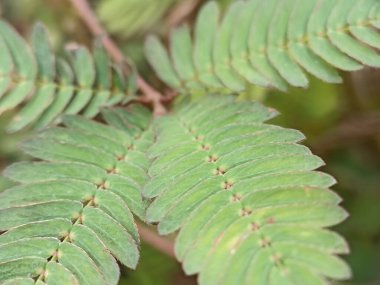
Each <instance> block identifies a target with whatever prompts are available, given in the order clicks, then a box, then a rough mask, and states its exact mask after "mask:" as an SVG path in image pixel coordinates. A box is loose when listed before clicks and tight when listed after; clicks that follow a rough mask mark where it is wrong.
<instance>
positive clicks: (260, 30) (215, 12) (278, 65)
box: [146, 0, 380, 93]
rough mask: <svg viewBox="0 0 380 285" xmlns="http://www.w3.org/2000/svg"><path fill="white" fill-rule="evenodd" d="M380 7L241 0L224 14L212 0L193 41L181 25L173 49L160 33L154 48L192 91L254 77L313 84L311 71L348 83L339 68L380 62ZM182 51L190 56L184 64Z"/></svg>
mask: <svg viewBox="0 0 380 285" xmlns="http://www.w3.org/2000/svg"><path fill="white" fill-rule="evenodd" d="M379 11H380V9H379V8H378V1H376V0H360V1H356V0H352V1H351V0H349V1H346V0H337V1H332V0H321V1H319V0H310V1H303V0H286V1H283V0H267V1H258V0H248V1H243V0H239V1H235V2H233V3H232V4H231V5H230V6H229V8H228V9H227V11H226V13H225V15H224V16H223V18H222V19H219V8H218V5H217V3H216V2H215V1H211V2H208V3H206V4H205V5H204V6H203V7H202V8H201V10H200V12H199V14H198V18H197V20H196V26H195V31H194V43H193V44H192V41H191V38H189V32H188V31H187V30H186V29H184V28H182V27H179V28H177V29H175V30H174V31H173V32H172V35H171V48H170V55H167V54H166V51H165V50H164V47H163V45H162V44H160V42H159V40H158V39H157V38H156V37H152V36H151V37H149V39H148V40H147V42H146V55H147V58H148V60H149V62H150V63H151V65H152V66H153V69H154V70H155V71H156V73H157V74H158V76H160V78H161V79H162V80H163V81H164V82H165V83H166V84H168V85H169V86H170V87H172V88H174V89H177V90H179V91H182V92H184V93H199V92H200V91H201V90H202V89H203V90H204V91H206V92H211V93H212V92H214V93H226V92H227V93H231V92H233V93H239V92H241V91H242V90H243V89H244V87H245V85H246V83H251V84H257V85H260V86H263V87H275V88H278V89H280V90H286V88H287V85H291V86H298V87H307V85H308V78H307V76H306V75H307V74H306V73H310V74H312V75H313V76H315V77H317V78H319V79H321V80H323V81H326V82H330V83H340V82H341V80H342V79H341V77H340V76H339V74H338V72H337V70H336V68H337V69H341V70H346V71H353V70H358V69H360V68H362V65H361V64H363V65H368V66H373V67H378V66H379V62H380V56H379V55H378V53H377V52H376V51H375V49H376V48H379V46H380V35H379V33H378V31H377V30H376V28H377V27H378V26H379V21H378V17H379ZM218 20H219V23H218ZM179 39H182V41H181V44H178V41H179ZM185 39H186V40H185ZM191 45H192V46H191ZM179 54H180V55H181V59H182V60H185V59H186V60H185V61H186V62H181V64H178V63H179V60H178V55H179ZM191 54H192V59H193V62H191V60H190V59H191Z"/></svg>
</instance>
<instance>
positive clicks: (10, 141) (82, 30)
mask: <svg viewBox="0 0 380 285" xmlns="http://www.w3.org/2000/svg"><path fill="white" fill-rule="evenodd" d="M231 1H233V0H219V2H220V3H221V5H222V6H223V7H226V5H228V4H229V2H231ZM202 2H205V1H202V0H161V1H157V0H97V1H90V3H91V5H92V7H93V9H94V10H95V11H96V13H97V15H98V17H99V19H100V20H101V22H102V24H103V25H104V26H105V27H106V28H107V30H108V31H109V32H110V34H111V35H112V37H113V38H114V39H115V40H116V41H117V43H118V44H119V46H120V47H121V48H122V49H123V50H124V52H125V54H126V56H127V57H129V58H131V59H132V60H133V61H134V62H135V64H136V65H137V67H138V70H139V71H140V73H141V74H142V76H143V77H145V78H147V79H149V80H150V81H151V82H155V84H157V86H158V87H160V86H159V84H160V83H159V82H158V81H157V79H156V78H155V76H154V74H153V73H152V71H151V70H150V68H149V67H148V65H147V63H146V61H145V59H144V56H143V47H142V44H143V39H144V37H145V36H146V35H147V34H148V33H157V34H160V35H162V36H163V37H166V36H167V35H168V32H169V31H170V29H171V28H172V27H173V26H175V25H178V24H180V23H183V22H191V21H192V20H193V19H194V15H196V12H197V9H198V8H199V5H201V4H202ZM0 15H1V18H4V19H6V20H7V21H9V22H11V23H12V25H13V26H14V27H16V29H17V30H18V31H19V32H20V33H21V34H23V35H25V36H26V37H28V34H29V31H30V29H31V27H32V24H33V23H34V22H37V21H40V22H42V23H44V24H45V25H46V26H47V27H48V30H49V32H50V35H51V40H52V43H53V46H54V48H55V50H56V51H57V53H62V52H63V50H64V47H65V45H67V44H69V43H72V42H77V43H81V44H86V45H90V43H91V41H92V37H91V35H90V33H89V32H88V30H87V29H86V27H85V26H84V25H83V24H82V22H81V20H80V19H78V17H77V16H76V14H75V11H73V10H72V8H71V6H70V5H69V1H64V0H38V1H37V0H0ZM343 77H344V84H342V85H329V84H325V83H323V82H321V81H319V80H315V79H313V78H310V82H311V83H310V87H309V89H308V90H303V89H291V90H289V94H283V93H279V92H275V91H268V90H264V89H261V88H257V87H253V88H250V90H249V92H248V94H246V95H244V96H241V98H240V99H242V100H245V99H255V100H259V101H262V102H263V103H264V104H266V105H267V106H270V107H273V108H276V109H277V110H279V111H280V113H281V115H280V116H279V117H278V118H276V119H274V120H272V123H275V124H279V125H282V126H286V127H290V128H295V129H298V130H300V131H302V132H303V133H304V134H306V136H307V138H308V139H307V140H306V141H305V144H306V145H308V146H309V147H310V148H311V149H312V150H313V152H314V153H316V154H317V155H319V156H321V157H322V158H323V159H324V161H325V162H326V163H327V166H325V167H324V168H323V169H322V170H323V171H325V172H327V173H329V174H331V175H333V176H334V177H335V178H336V179H337V180H338V184H337V185H336V186H334V187H333V188H334V190H335V191H337V192H338V193H339V195H340V196H341V197H342V198H343V207H344V208H345V209H347V211H348V212H349V213H350V217H349V219H348V220H347V221H346V222H344V223H343V224H342V225H340V226H339V227H337V228H336V230H338V231H339V232H340V233H341V234H342V235H343V236H345V237H346V238H347V240H348V242H349V244H350V247H351V251H352V253H351V255H350V256H348V257H346V259H347V261H348V262H349V263H350V265H351V267H352V268H353V273H354V278H353V280H351V281H349V282H342V283H339V284H341V285H354V284H355V285H379V284H380V70H373V69H365V70H363V71H360V72H356V73H351V74H343ZM10 115H11V114H10V113H8V114H5V115H4V116H1V117H0V171H2V170H3V169H4V167H6V166H7V165H9V164H11V163H12V162H15V161H19V160H21V159H23V158H24V157H23V155H22V154H21V153H20V152H19V151H18V150H17V143H18V142H19V141H20V140H22V138H23V137H25V136H27V135H28V134H29V132H28V130H26V131H23V132H22V133H16V134H12V135H10V134H7V133H5V130H4V126H5V125H6V124H7V121H8V119H9V118H10ZM24 159H25V158H24ZM9 186H11V182H10V181H7V180H6V179H4V178H2V177H0V191H1V190H4V189H6V188H7V187H9ZM120 284H131V285H150V284H152V285H153V284H154V285H161V284H162V285H166V284H173V285H174V284H175V285H177V284H181V285H187V284H196V282H195V278H194V277H185V276H184V275H183V273H182V271H181V269H180V265H179V264H178V263H177V262H176V261H174V260H172V259H170V258H168V257H166V256H164V255H162V254H160V253H159V252H157V251H156V250H154V249H152V248H150V247H149V246H146V245H143V247H142V258H141V263H140V266H139V267H138V269H137V271H134V272H132V271H127V270H124V271H123V278H122V280H121V281H120ZM305 285H307V284H305Z"/></svg>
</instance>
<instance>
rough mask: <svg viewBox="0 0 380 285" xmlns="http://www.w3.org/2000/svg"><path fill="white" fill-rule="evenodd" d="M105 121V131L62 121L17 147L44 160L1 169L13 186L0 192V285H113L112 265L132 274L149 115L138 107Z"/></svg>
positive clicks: (119, 111) (72, 119) (67, 119)
mask: <svg viewBox="0 0 380 285" xmlns="http://www.w3.org/2000/svg"><path fill="white" fill-rule="evenodd" d="M104 116H105V118H106V121H108V122H109V123H110V126H106V125H103V124H100V123H96V122H93V121H90V120H88V119H84V118H81V117H77V116H66V117H65V118H64V124H65V125H66V128H63V127H60V128H51V129H47V130H46V131H44V132H42V133H40V134H39V135H38V136H37V137H36V138H33V139H31V140H29V141H27V142H25V143H24V144H23V145H22V148H23V149H24V150H25V151H26V152H27V153H28V154H31V155H32V156H34V157H36V158H38V159H42V160H44V161H39V162H24V163H17V164H14V165H13V166H10V167H9V168H8V169H7V170H6V171H5V175H6V176H8V177H9V178H11V179H13V180H14V181H17V182H19V183H20V185H19V186H16V187H14V188H11V189H8V190H6V191H4V192H2V193H1V194H0V232H1V233H2V234H1V235H0V283H1V284H23V283H22V282H24V283H25V284H30V283H31V284H34V283H33V282H34V281H36V280H38V281H39V282H45V283H47V284H117V282H118V278H119V268H118V266H117V263H116V259H117V260H119V261H120V262H121V263H122V264H124V265H126V266H128V267H130V268H135V266H136V264H137V261H138V258H139V249H138V245H139V237H138V232H137V229H136V225H135V222H134V219H133V216H132V212H133V213H134V214H136V215H137V216H139V217H143V216H144V215H145V202H143V200H142V198H141V187H142V185H143V184H145V182H146V179H147V167H148V165H149V161H148V158H147V156H146V155H145V153H146V149H147V148H148V147H149V146H150V145H151V143H152V142H153V135H152V132H151V131H150V130H149V129H150V127H149V126H150V123H151V122H150V121H151V116H150V112H149V111H148V110H146V109H145V108H143V107H139V106H132V107H131V109H130V110H122V109H116V110H108V111H107V112H106V114H105V115H104ZM20 278H21V279H20ZM22 278H25V279H22ZM20 280H22V281H20ZM3 282H5V283H3ZM37 284H39V283H37ZM41 284H42V283H41Z"/></svg>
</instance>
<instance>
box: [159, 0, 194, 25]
mask: <svg viewBox="0 0 380 285" xmlns="http://www.w3.org/2000/svg"><path fill="white" fill-rule="evenodd" d="M200 2H201V1H200V0H184V1H181V2H180V3H178V4H177V6H175V7H174V8H173V9H172V11H171V12H170V14H169V15H168V17H167V20H166V23H165V24H166V27H167V29H168V30H170V29H171V28H172V27H175V26H178V25H180V24H181V23H182V22H183V21H185V20H186V19H187V18H188V17H189V16H190V15H191V13H192V12H193V11H194V10H195V9H196V8H197V6H198V5H199V4H200Z"/></svg>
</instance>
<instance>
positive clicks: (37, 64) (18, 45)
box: [0, 22, 134, 131]
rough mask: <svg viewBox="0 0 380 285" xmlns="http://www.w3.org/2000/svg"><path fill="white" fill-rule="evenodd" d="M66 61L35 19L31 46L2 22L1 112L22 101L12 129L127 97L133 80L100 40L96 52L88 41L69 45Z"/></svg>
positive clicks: (84, 111) (86, 112)
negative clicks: (85, 44) (57, 55)
mask: <svg viewBox="0 0 380 285" xmlns="http://www.w3.org/2000/svg"><path fill="white" fill-rule="evenodd" d="M69 59H70V61H69V62H67V61H65V60H63V59H56V58H55V56H54V55H53V53H52V51H51V48H50V44H49V41H48V38H47V35H46V31H45V29H44V27H43V26H42V25H40V24H38V25H36V26H35V27H34V29H33V33H32V48H30V47H29V46H28V44H27V43H26V42H25V41H24V40H23V39H22V38H21V37H20V36H19V35H18V34H17V33H16V31H14V29H13V28H11V27H10V26H9V25H8V24H7V23H5V22H0V114H1V113H3V112H5V111H7V110H10V109H13V108H15V107H18V106H20V105H22V104H23V106H22V107H21V110H20V111H19V112H18V114H17V115H16V116H15V117H14V119H13V121H12V122H11V123H10V126H9V131H18V130H20V129H22V128H24V127H26V126H29V125H33V127H36V128H42V127H46V126H47V125H49V124H52V123H57V122H60V116H61V115H62V114H78V113H82V114H83V115H84V116H86V117H89V118H92V117H94V116H95V115H97V114H98V113H99V111H100V109H101V108H102V107H106V106H112V105H115V104H117V103H120V102H122V101H123V100H126V98H128V97H127V94H130V95H131V94H132V93H133V92H134V90H133V88H132V87H133V86H134V85H133V84H132V83H130V84H129V85H128V83H127V82H126V80H125V78H124V77H123V75H122V73H121V72H120V71H119V67H118V66H116V65H114V66H112V64H111V62H110V60H109V58H108V56H107V54H106V53H105V51H104V50H103V49H102V47H101V45H100V43H99V42H96V44H95V47H94V55H91V54H90V52H89V51H88V50H87V49H86V48H84V47H77V48H75V49H72V50H70V51H69Z"/></svg>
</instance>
